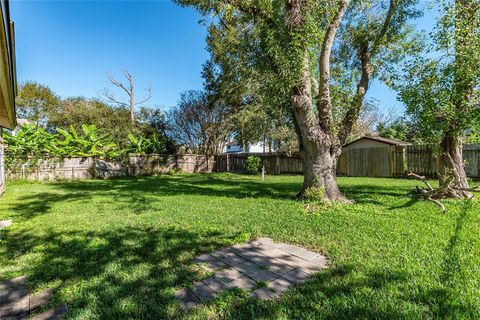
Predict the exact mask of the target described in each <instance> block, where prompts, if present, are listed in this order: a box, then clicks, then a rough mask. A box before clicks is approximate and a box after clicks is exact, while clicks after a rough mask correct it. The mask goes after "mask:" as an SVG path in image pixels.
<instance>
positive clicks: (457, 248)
mask: <svg viewBox="0 0 480 320" xmlns="http://www.w3.org/2000/svg"><path fill="white" fill-rule="evenodd" d="M471 208H472V202H471V200H465V201H464V203H463V206H462V208H461V210H460V213H459V214H458V216H457V218H456V221H455V229H454V231H453V233H452V235H451V237H450V239H449V241H448V244H447V246H446V247H445V250H444V259H443V264H442V268H441V271H442V272H441V273H440V279H439V283H441V286H439V287H438V288H434V289H430V290H420V292H419V294H418V296H416V297H414V300H416V301H421V302H422V303H425V304H429V305H435V306H436V307H435V308H434V317H435V318H441V319H454V318H458V319H460V318H462V319H478V317H479V312H480V310H478V309H475V308H473V307H472V306H470V305H468V304H467V303H464V301H458V298H457V297H456V291H455V290H459V288H455V286H458V282H456V280H455V277H458V276H459V275H460V274H462V269H463V268H464V265H462V264H461V263H460V256H461V255H462V252H461V250H462V246H461V244H460V243H459V242H460V241H461V237H462V231H463V229H464V225H465V220H466V218H467V215H468V213H469V212H472V210H470V209H471Z"/></svg>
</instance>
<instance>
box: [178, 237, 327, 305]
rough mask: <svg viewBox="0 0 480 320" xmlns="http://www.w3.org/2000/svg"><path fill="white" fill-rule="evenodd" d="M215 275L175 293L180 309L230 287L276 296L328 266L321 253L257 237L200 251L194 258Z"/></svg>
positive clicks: (263, 297)
mask: <svg viewBox="0 0 480 320" xmlns="http://www.w3.org/2000/svg"><path fill="white" fill-rule="evenodd" d="M194 263H196V264H199V265H200V266H201V267H202V268H204V269H206V270H207V271H210V272H213V273H214V275H213V276H212V277H210V278H208V279H205V280H203V281H200V282H197V283H194V284H193V287H192V289H191V290H188V289H181V290H178V291H177V292H176V294H175V296H176V297H177V299H179V300H180V304H181V306H182V308H183V309H190V308H192V307H195V306H197V305H199V304H200V303H202V302H207V301H210V300H212V299H214V298H215V297H217V296H218V295H219V294H221V293H223V292H226V291H227V290H229V289H232V288H238V289H242V290H248V291H250V295H251V296H252V297H255V298H258V299H261V300H271V299H275V298H278V297H279V296H280V295H281V294H282V293H283V292H285V291H286V290H288V289H289V288H291V287H292V286H294V285H296V284H300V283H302V282H304V281H306V280H308V279H309V278H310V277H311V276H312V274H314V273H315V272H318V271H321V270H323V269H325V268H328V261H327V259H326V257H324V256H323V255H321V254H319V253H316V252H313V251H309V250H307V249H305V248H302V247H299V246H295V245H291V244H286V243H277V242H274V241H273V240H272V239H270V238H259V239H256V240H253V241H250V242H248V243H245V244H237V245H234V246H231V247H228V248H224V249H221V250H217V251H214V252H211V253H209V254H203V255H201V256H198V257H197V258H195V259H194Z"/></svg>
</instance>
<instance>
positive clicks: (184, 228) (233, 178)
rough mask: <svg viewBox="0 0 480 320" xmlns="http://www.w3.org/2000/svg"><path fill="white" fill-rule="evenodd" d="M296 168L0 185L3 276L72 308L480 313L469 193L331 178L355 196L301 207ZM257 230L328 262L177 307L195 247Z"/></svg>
mask: <svg viewBox="0 0 480 320" xmlns="http://www.w3.org/2000/svg"><path fill="white" fill-rule="evenodd" d="M301 181H302V179H301V177H297V176H283V177H267V179H266V181H265V182H262V181H261V180H260V179H259V178H257V177H252V176H242V175H233V174H205V175H171V176H170V175H165V176H160V177H146V178H138V179H119V180H96V181H80V182H62V183H51V184H40V183H35V184H29V183H20V182H17V183H11V184H9V185H8V190H7V193H6V194H5V195H4V197H2V198H0V219H6V218H11V219H13V220H14V224H13V226H11V227H10V228H8V229H6V230H2V231H0V278H10V277H14V276H17V275H24V274H25V275H28V276H29V283H28V285H29V287H31V288H32V289H33V290H41V289H42V288H45V287H53V288H55V289H56V291H55V292H56V293H55V296H54V300H55V303H58V302H60V301H62V302H67V303H68V304H69V307H70V311H69V314H68V317H69V318H72V319H126V318H129V319H162V318H167V319H171V318H176V317H186V318H193V319H205V318H239V319H321V318H332V319H338V318H368V319H371V318H383V319H395V318H397V319H399V318H402V319H406V318H408V319H425V318H437V317H442V318H456V319H458V318H471V319H478V318H480V237H479V230H480V202H478V201H473V202H447V207H448V212H447V213H440V211H439V209H438V207H437V206H436V205H435V204H433V203H430V202H417V201H414V200H412V199H410V198H409V196H408V190H409V189H410V188H411V187H412V186H414V185H417V184H419V183H420V182H417V181H406V180H393V179H366V178H340V179H339V182H340V186H341V189H342V190H343V191H344V192H345V193H346V194H347V196H348V197H349V198H351V199H354V200H355V201H356V204H355V205H351V206H334V207H331V208H324V209H322V210H320V211H318V212H307V211H306V210H305V209H304V206H303V205H302V204H301V203H298V202H296V201H295V200H293V198H292V195H294V194H295V193H296V191H298V189H299V186H300V184H301ZM258 236H269V237H271V238H273V239H274V240H276V241H283V242H290V243H294V244H298V245H302V246H305V247H307V248H309V249H311V250H315V251H319V252H320V251H321V252H323V253H324V254H325V255H327V256H328V257H329V259H330V260H331V262H332V267H331V268H330V269H329V270H328V271H325V272H322V273H319V274H317V275H316V276H314V277H313V278H312V280H311V281H310V282H307V283H305V284H303V285H301V286H299V287H297V288H296V289H292V290H289V291H287V293H286V294H285V295H284V296H282V298H281V299H279V300H276V301H272V302H265V303H264V302H260V301H256V300H252V299H250V298H248V297H247V296H246V294H244V293H242V292H239V291H237V292H230V293H228V294H227V295H225V296H222V297H220V298H219V299H217V300H215V301H213V302H212V303H210V304H208V305H206V306H205V307H202V308H199V309H196V310H194V311H192V312H190V313H188V314H184V313H183V312H181V310H180V308H179V307H178V305H177V304H176V303H175V300H174V299H173V292H174V290H175V289H176V288H181V287H184V286H186V285H188V284H189V283H192V281H194V280H195V279H198V278H200V277H201V276H202V275H201V274H199V273H197V272H196V271H195V269H194V268H193V266H192V264H191V260H192V259H193V258H194V257H195V256H196V255H198V254H200V253H205V252H209V251H212V250H214V249H218V248H221V247H223V246H227V245H232V244H234V243H241V242H245V241H247V240H249V239H252V238H256V237H258Z"/></svg>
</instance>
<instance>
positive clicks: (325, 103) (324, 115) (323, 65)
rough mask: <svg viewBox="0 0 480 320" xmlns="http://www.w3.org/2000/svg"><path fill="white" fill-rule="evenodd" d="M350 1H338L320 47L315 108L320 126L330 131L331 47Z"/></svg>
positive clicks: (331, 120) (331, 121) (331, 116)
mask: <svg viewBox="0 0 480 320" xmlns="http://www.w3.org/2000/svg"><path fill="white" fill-rule="evenodd" d="M349 3H350V0H342V1H341V2H340V5H339V8H338V11H337V13H336V15H335V16H334V18H333V20H332V21H331V23H330V25H329V26H328V28H327V33H326V34H325V38H324V40H323V44H322V49H321V53H320V63H319V64H320V79H319V88H318V89H319V90H318V91H319V96H318V99H317V108H318V115H319V123H320V127H321V128H322V129H323V130H324V131H326V132H330V131H331V130H332V123H333V115H332V101H331V97H330V84H329V81H330V58H331V54H332V47H333V43H334V41H335V36H336V34H337V31H338V28H339V27H340V23H341V22H342V19H343V17H344V16H345V11H346V10H347V7H348V5H349Z"/></svg>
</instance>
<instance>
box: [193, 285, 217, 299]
mask: <svg viewBox="0 0 480 320" xmlns="http://www.w3.org/2000/svg"><path fill="white" fill-rule="evenodd" d="M192 293H193V294H194V295H195V296H196V297H197V298H198V299H200V301H202V302H207V301H210V300H212V299H213V298H215V297H216V296H217V294H216V293H215V291H213V290H212V289H211V288H210V287H209V286H207V285H206V284H205V283H203V282H198V283H197V284H195V285H194V286H193V288H192Z"/></svg>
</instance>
